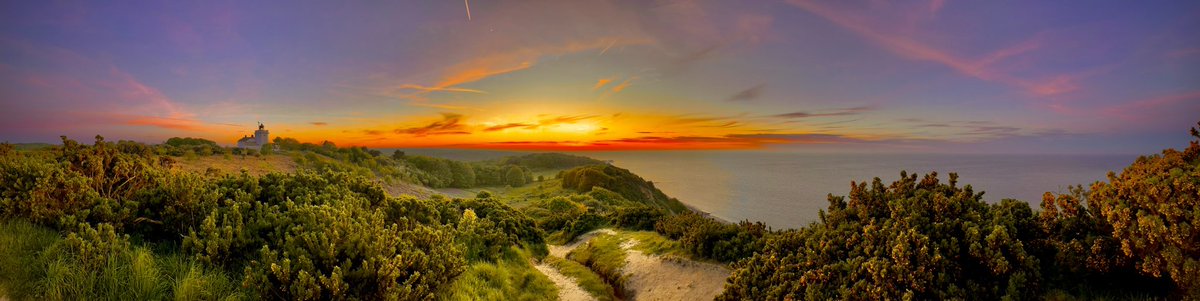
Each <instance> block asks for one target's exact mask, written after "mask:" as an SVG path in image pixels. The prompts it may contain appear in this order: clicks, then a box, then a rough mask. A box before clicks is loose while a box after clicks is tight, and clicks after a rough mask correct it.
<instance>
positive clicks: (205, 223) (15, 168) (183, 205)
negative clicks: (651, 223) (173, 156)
mask: <svg viewBox="0 0 1200 301" xmlns="http://www.w3.org/2000/svg"><path fill="white" fill-rule="evenodd" d="M63 141H64V144H63V146H61V147H57V148H53V149H50V150H47V151H41V152H28V153H21V152H6V153H5V154H4V156H3V157H0V180H3V184H0V217H2V218H4V219H21V220H28V221H31V222H33V223H36V224H39V225H44V226H48V227H52V228H54V229H58V230H60V231H64V232H65V233H66V238H65V239H63V240H62V242H61V243H56V244H54V245H53V246H51V247H48V248H49V249H52V250H59V251H54V252H47V253H46V254H48V255H46V256H49V257H47V258H50V259H48V260H49V262H50V263H49V264H48V265H47V266H45V268H44V269H43V271H44V272H43V275H45V276H36V274H37V273H33V274H31V275H35V276H31V277H29V278H28V279H27V278H22V279H14V280H11V281H7V280H6V281H5V282H11V283H14V284H11V285H12V286H23V285H25V284H23V283H27V282H28V281H34V282H43V281H50V280H54V279H58V280H54V281H60V280H61V281H65V282H61V281H60V282H61V283H59V282H55V284H53V285H50V286H48V289H49V290H41V291H36V290H30V292H31V293H29V296H58V297H59V298H67V299H76V298H83V299H106V298H108V297H104V296H118V295H112V294H110V293H109V292H110V291H112V290H114V289H115V288H122V287H124V286H123V285H129V286H130V288H122V289H123V290H127V291H131V292H139V291H146V290H149V291H153V295H145V296H150V297H141V296H142V295H134V296H135V297H130V295H119V296H123V297H120V298H118V299H129V298H134V299H161V298H166V296H169V295H171V294H174V295H176V296H193V297H196V299H217V298H223V297H221V296H223V295H221V294H214V293H212V292H211V291H209V290H208V287H215V288H220V287H225V286H224V285H233V286H234V287H243V288H246V289H251V290H254V293H255V294H254V295H257V296H258V297H259V298H263V299H285V300H316V299H372V300H378V299H401V300H412V299H430V298H433V296H435V295H436V294H438V292H440V291H441V290H443V289H444V286H445V285H446V284H447V283H451V282H452V281H453V280H454V279H455V278H456V277H457V276H458V275H459V274H461V273H462V272H463V271H464V268H465V266H466V265H467V262H468V261H477V260H478V261H488V260H496V259H497V257H496V256H499V254H502V253H503V250H505V249H506V248H515V247H523V248H527V249H529V250H532V252H534V254H540V255H538V256H544V254H545V253H546V249H545V246H544V243H543V241H542V232H541V230H540V229H538V228H537V226H536V225H535V223H534V221H533V220H532V219H530V218H528V217H526V216H525V215H524V214H523V213H522V212H520V211H518V210H515V209H513V208H512V207H509V206H508V205H506V204H503V203H500V202H499V201H496V200H492V199H490V198H480V199H466V200H447V199H444V198H435V199H433V200H418V199H414V198H411V197H389V196H387V194H386V193H385V192H384V190H383V188H382V187H381V186H380V185H379V184H378V183H377V182H375V181H374V180H372V179H371V178H366V177H363V176H362V175H360V174H356V173H350V172H343V171H333V170H329V169H321V170H309V169H302V170H300V171H299V172H296V173H293V174H267V175H263V176H250V175H247V174H245V173H242V174H231V175H219V174H210V175H201V174H196V173H189V172H183V171H179V170H175V169H172V168H170V167H169V163H170V162H171V161H170V160H163V158H166V157H159V156H158V155H156V154H155V153H154V152H150V151H146V149H145V148H139V147H136V146H133V145H126V142H121V143H116V144H114V143H111V142H105V141H103V139H102V138H100V137H97V139H96V143H95V144H94V145H91V146H88V145H80V144H78V143H75V142H74V141H71V140H68V139H65V138H64V140H63ZM321 149H322V150H323V151H330V152H338V150H337V148H332V147H331V148H329V149H326V148H324V147H323V148H321ZM364 158H368V159H370V158H375V155H373V154H370V153H367V155H366V156H365V157H364ZM368 159H363V160H368ZM371 160H373V159H371ZM386 160H391V159H390V158H388V159H386ZM164 162H166V164H164ZM364 162H365V161H364ZM132 241H136V242H138V243H137V244H132V243H131V242H132ZM141 244H149V245H157V246H161V247H163V248H165V249H167V250H178V251H181V252H182V253H184V254H188V256H189V257H191V258H194V259H195V260H196V261H197V263H188V264H186V265H188V266H190V267H191V268H188V269H186V270H185V269H178V268H171V267H169V266H168V267H164V266H163V264H164V263H163V262H161V261H162V260H160V259H155V258H157V257H156V256H155V255H153V254H150V253H147V252H148V251H147V249H145V248H144V247H141V246H140V245H141ZM56 258H57V259H56ZM121 258H124V259H121ZM118 259H119V260H118ZM151 259H153V260H151ZM114 260H117V261H114ZM151 263H153V264H151ZM168 268H171V269H168ZM212 270H217V271H221V270H223V271H228V272H230V273H232V274H240V275H241V277H240V278H241V280H240V281H227V279H226V278H221V277H214V276H211V275H214V274H213V272H210V271H212ZM113 271H115V272H113ZM126 272H128V273H132V274H129V275H128V277H132V280H130V281H123V280H121V281H118V280H119V279H122V278H121V277H126V276H121V275H126V274H119V273H126ZM176 272H178V273H176ZM113 273H118V274H113ZM89 275H90V276H89ZM113 275H116V276H113ZM217 275H221V273H218V274H217ZM110 276H111V277H110ZM167 276H170V277H175V278H171V279H183V280H180V281H182V282H177V283H175V284H171V285H166V284H162V283H161V281H158V280H154V279H161V278H163V277H167ZM89 277H91V278H89ZM114 277H116V278H114ZM92 278H94V279H99V280H97V281H101V280H102V281H110V280H111V281H113V283H116V282H121V283H126V282H127V283H126V284H120V285H115V284H111V283H108V282H95V281H91V280H88V279H92ZM63 279H66V280H63ZM139 279H141V280H139ZM147 279H150V280H147ZM189 279H190V280H189ZM223 279H225V280H223ZM0 280H4V279H0ZM184 280H186V281H184ZM5 285H6V286H8V285H10V284H5ZM189 298H191V297H189Z"/></svg>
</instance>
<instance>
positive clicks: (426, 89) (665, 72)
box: [0, 0, 1200, 153]
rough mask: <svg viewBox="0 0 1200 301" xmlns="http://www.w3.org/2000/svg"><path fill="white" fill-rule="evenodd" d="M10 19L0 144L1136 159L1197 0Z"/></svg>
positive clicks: (151, 8) (1177, 95)
mask: <svg viewBox="0 0 1200 301" xmlns="http://www.w3.org/2000/svg"><path fill="white" fill-rule="evenodd" d="M464 4H465V3H464V2H456V1H376V2H370V3H347V2H332V1H280V2H268V1H195V2H192V1H167V2H125V1H120V2H95V1H87V2H82V1H81V2H72V1H8V2H5V3H3V4H0V141H11V142H54V141H56V140H57V139H58V138H57V137H58V136H59V135H68V136H71V137H72V138H75V139H77V140H90V137H91V136H93V135H95V134H102V135H105V136H106V137H108V138H109V139H110V140H117V139H130V140H138V141H144V142H159V141H162V139H165V138H167V137H172V136H193V137H204V138H209V139H213V140H216V141H218V142H220V143H223V144H232V143H233V141H234V140H236V138H237V137H240V136H241V135H244V134H247V133H249V132H250V131H252V130H253V126H254V125H255V123H256V122H258V121H263V122H265V123H267V124H268V127H269V128H270V129H271V130H272V133H273V134H274V135H276V136H291V137H297V138H300V139H301V140H307V141H319V140H324V139H328V140H333V141H335V142H338V143H339V144H355V145H367V146H379V147H412V146H433V147H463V148H492V149H545V150H571V149H580V150H596V149H599V150H603V149H742V148H767V149H776V150H786V151H792V150H795V151H809V150H812V151H864V150H872V151H878V150H882V151H909V152H979V153H1153V152H1157V151H1158V150H1160V149H1163V148H1167V147H1176V148H1178V147H1181V146H1183V145H1184V144H1186V142H1187V141H1188V140H1189V138H1188V135H1187V128H1188V127H1190V126H1194V125H1195V123H1196V122H1197V121H1200V32H1198V31H1200V2H1196V1H1137V2H1135V1H936V0H935V1H800V0H794V1H605V0H598V1H535V0H531V1H486V0H474V1H471V2H470V3H469V4H470V11H469V12H470V19H468V16H467V14H468V10H467V7H466V5H464Z"/></svg>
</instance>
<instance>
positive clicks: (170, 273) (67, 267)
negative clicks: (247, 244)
mask: <svg viewBox="0 0 1200 301" xmlns="http://www.w3.org/2000/svg"><path fill="white" fill-rule="evenodd" d="M0 270H2V271H4V273H0V289H2V290H3V291H4V292H5V293H6V294H7V295H8V297H10V298H13V299H15V300H26V299H29V300H32V299H52V300H163V299H176V300H240V299H244V297H246V294H245V292H243V291H241V289H240V287H239V285H238V284H237V282H236V281H234V280H233V279H231V278H230V277H228V276H227V275H226V274H225V273H222V272H220V271H216V270H212V269H209V268H205V267H204V266H202V265H199V264H196V263H195V262H192V261H190V260H188V259H186V258H184V257H182V256H178V255H167V256H163V255H160V254H157V253H154V252H152V251H150V250H149V249H147V248H144V247H134V246H131V245H130V243H129V242H128V240H127V239H126V238H125V237H124V236H120V235H117V234H115V232H113V228H112V227H106V226H105V225H101V226H99V228H91V227H90V226H85V227H84V229H83V230H81V232H80V233H79V234H76V233H70V234H68V238H67V239H63V238H62V237H61V236H60V235H59V234H58V233H55V232H54V231H51V230H49V229H46V228H43V227H39V226H35V225H32V224H29V223H26V222H21V221H17V220H9V221H3V222H0Z"/></svg>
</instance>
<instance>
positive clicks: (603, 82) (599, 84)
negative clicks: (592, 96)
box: [592, 78, 613, 91]
mask: <svg viewBox="0 0 1200 301" xmlns="http://www.w3.org/2000/svg"><path fill="white" fill-rule="evenodd" d="M612 81H613V80H612V79H611V78H601V79H600V80H597V81H596V85H594V86H592V91H597V90H600V88H602V87H604V86H605V85H608V83H611V82H612Z"/></svg>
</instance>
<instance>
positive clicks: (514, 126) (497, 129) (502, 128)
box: [483, 122, 537, 132]
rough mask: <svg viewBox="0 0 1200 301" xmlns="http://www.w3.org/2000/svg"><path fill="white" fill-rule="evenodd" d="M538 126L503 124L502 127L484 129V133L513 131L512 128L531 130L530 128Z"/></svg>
mask: <svg viewBox="0 0 1200 301" xmlns="http://www.w3.org/2000/svg"><path fill="white" fill-rule="evenodd" d="M536 126H537V125H534V124H528V123H519V122H514V123H506V124H501V125H494V126H489V127H486V128H484V129H483V131H484V132H495V131H502V130H507V129H511V128H529V127H536Z"/></svg>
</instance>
